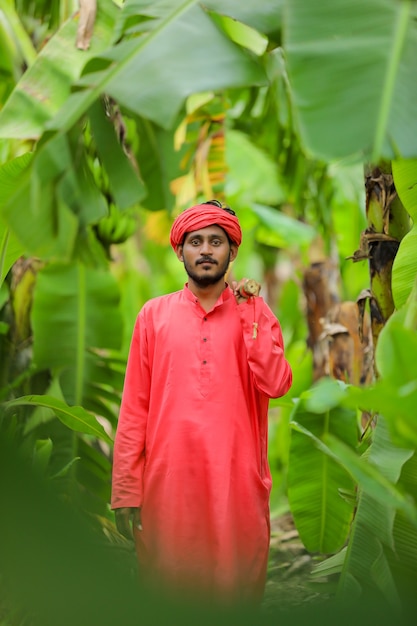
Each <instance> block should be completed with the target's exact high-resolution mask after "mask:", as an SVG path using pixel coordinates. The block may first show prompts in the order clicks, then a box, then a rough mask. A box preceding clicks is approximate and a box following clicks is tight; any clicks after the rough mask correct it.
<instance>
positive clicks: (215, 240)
mask: <svg viewBox="0 0 417 626" xmlns="http://www.w3.org/2000/svg"><path fill="white" fill-rule="evenodd" d="M211 243H212V244H213V246H219V245H220V244H221V241H220V239H213V241H212V242H211Z"/></svg>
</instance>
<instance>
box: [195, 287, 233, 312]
mask: <svg viewBox="0 0 417 626" xmlns="http://www.w3.org/2000/svg"><path fill="white" fill-rule="evenodd" d="M183 294H184V296H185V298H186V299H187V300H190V302H198V298H197V296H196V295H195V294H193V292H192V291H191V289H190V288H189V287H188V283H185V285H184V289H183ZM232 296H233V291H232V290H231V288H230V286H229V285H228V284H227V283H225V288H224V289H223V291H222V292H221V294H220V296H219V298H218V300H217V302H216V304H215V305H214V307H213V309H215V308H216V307H218V306H220V305H221V304H223V303H224V302H226V301H227V300H230V298H231V297H232Z"/></svg>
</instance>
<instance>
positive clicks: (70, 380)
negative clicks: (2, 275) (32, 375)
mask: <svg viewBox="0 0 417 626" xmlns="http://www.w3.org/2000/svg"><path fill="white" fill-rule="evenodd" d="M32 323H33V335H34V344H33V358H34V362H35V364H36V367H37V368H38V369H39V370H42V369H50V370H52V372H55V373H57V374H59V375H60V380H61V386H62V391H63V393H64V397H65V400H66V401H67V403H68V404H70V405H74V404H76V405H83V403H84V398H85V394H86V385H88V384H89V383H90V382H91V380H92V373H94V372H96V371H97V367H96V366H95V362H96V360H97V357H96V355H95V354H94V353H92V352H91V348H96V349H100V348H104V349H118V348H119V347H120V344H121V340H122V319H121V314H120V311H119V290H118V287H117V283H116V281H115V279H114V277H113V276H112V275H111V274H110V273H108V272H106V271H101V270H97V269H92V268H88V267H85V266H83V265H82V264H79V263H73V264H69V265H64V264H53V265H50V266H47V267H45V268H44V269H43V270H42V271H41V272H40V273H39V275H38V280H37V284H36V289H35V294H34V305H33V314H32Z"/></svg>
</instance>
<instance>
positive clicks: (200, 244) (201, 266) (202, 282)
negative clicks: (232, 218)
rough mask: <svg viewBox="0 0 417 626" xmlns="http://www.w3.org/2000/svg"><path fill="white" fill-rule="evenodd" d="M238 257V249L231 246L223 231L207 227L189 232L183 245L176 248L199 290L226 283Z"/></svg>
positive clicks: (216, 227)
mask: <svg viewBox="0 0 417 626" xmlns="http://www.w3.org/2000/svg"><path fill="white" fill-rule="evenodd" d="M236 255H237V246H236V245H235V244H233V243H232V244H231V243H230V242H229V240H228V238H227V235H226V233H225V231H224V230H223V228H220V226H216V225H213V226H207V227H206V228H200V229H199V230H195V231H193V232H191V233H187V235H186V237H185V239H184V243H183V244H182V245H181V246H178V248H177V256H178V258H179V260H180V261H183V263H184V267H185V271H186V272H187V274H188V276H189V278H191V279H192V280H193V281H194V282H195V283H196V284H197V285H199V286H200V287H205V286H208V285H214V284H215V283H217V282H219V281H220V280H223V278H224V275H225V274H226V271H227V268H228V267H229V263H230V261H233V260H234V259H235V258H236Z"/></svg>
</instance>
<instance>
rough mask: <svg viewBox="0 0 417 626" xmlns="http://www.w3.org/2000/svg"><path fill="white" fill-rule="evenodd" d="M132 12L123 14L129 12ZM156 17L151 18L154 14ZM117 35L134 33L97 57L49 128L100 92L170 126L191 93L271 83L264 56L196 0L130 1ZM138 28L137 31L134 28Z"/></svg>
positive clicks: (73, 116)
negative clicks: (240, 42) (248, 47)
mask: <svg viewBox="0 0 417 626" xmlns="http://www.w3.org/2000/svg"><path fill="white" fill-rule="evenodd" d="M131 15H133V16H134V20H133V25H132V20H131V21H127V26H125V25H124V20H126V18H127V17H128V16H131ZM149 18H151V19H149ZM119 22H120V29H119V33H118V34H119V36H122V35H123V32H124V28H126V29H127V28H128V27H129V31H128V32H129V38H124V39H123V40H122V41H121V42H120V43H118V44H117V45H115V46H114V47H113V48H110V49H108V50H107V51H106V52H105V53H103V54H101V55H98V56H97V57H96V58H95V59H92V60H91V61H90V62H89V63H87V64H86V66H85V67H84V71H83V75H82V77H81V78H80V80H79V81H77V87H78V89H79V90H78V91H76V92H74V93H73V94H72V95H71V96H70V98H69V99H68V100H67V102H66V103H65V105H64V106H63V107H62V108H61V109H60V111H59V113H58V114H57V115H56V117H55V118H54V120H53V121H52V122H51V124H50V128H54V129H65V130H67V129H68V128H70V127H71V126H73V124H74V123H75V122H76V120H77V119H79V117H80V116H81V115H82V114H83V113H84V112H85V111H86V110H87V109H88V108H89V107H90V105H91V104H92V103H93V102H94V101H95V100H96V99H97V98H98V97H99V95H100V94H102V93H108V94H109V95H111V96H112V97H113V98H114V99H115V100H116V101H117V102H119V103H120V104H121V105H123V106H124V107H125V108H126V109H127V110H129V111H131V112H134V113H136V114H138V115H139V116H143V117H146V118H147V119H151V120H153V121H154V122H156V123H157V124H159V125H161V126H162V127H163V128H170V127H171V126H172V124H173V122H174V120H175V118H176V116H177V114H178V112H179V110H180V108H181V106H182V104H183V102H184V100H185V98H186V97H187V96H188V95H190V94H193V93H198V92H201V91H206V90H215V89H224V88H231V87H238V86H242V85H255V84H256V85H260V84H264V83H266V74H265V72H264V70H263V67H262V64H261V63H260V62H259V61H258V59H256V57H254V56H251V55H249V54H247V53H246V51H244V50H242V49H241V48H240V47H239V46H237V45H236V44H234V43H233V42H232V41H231V40H230V39H229V38H228V37H226V36H225V35H224V33H222V32H221V31H220V30H219V29H218V28H217V26H216V25H215V24H214V22H213V20H212V19H211V18H210V16H209V15H208V14H207V12H206V11H205V10H204V8H203V7H202V6H200V5H198V4H197V3H196V0H185V1H183V2H182V3H181V4H179V3H178V2H177V0H169V1H168V2H164V3H157V4H156V5H153V6H152V8H150V7H149V3H148V2H147V1H146V0H131V1H130V2H127V3H126V5H125V8H124V10H123V11H122V12H121V14H120V20H119ZM133 34H134V35H136V36H134V37H133V36H132V35H133Z"/></svg>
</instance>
